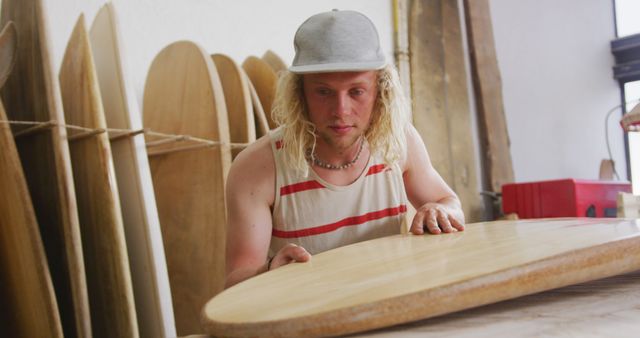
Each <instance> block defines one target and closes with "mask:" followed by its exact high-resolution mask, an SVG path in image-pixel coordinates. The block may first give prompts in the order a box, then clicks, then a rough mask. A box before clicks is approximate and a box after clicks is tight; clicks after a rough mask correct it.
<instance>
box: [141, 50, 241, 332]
mask: <svg viewBox="0 0 640 338" xmlns="http://www.w3.org/2000/svg"><path fill="white" fill-rule="evenodd" d="M143 107H144V108H143V109H144V111H143V118H144V125H145V127H148V128H151V129H152V130H154V131H158V132H163V133H170V134H180V135H191V136H195V137H200V138H204V139H208V140H213V141H221V142H225V143H226V144H224V145H220V146H216V147H208V148H200V149H197V150H190V151H180V152H173V153H170V154H165V155H156V156H151V157H150V159H149V164H150V166H151V175H152V179H153V186H154V190H155V195H156V202H157V204H158V212H159V214H160V224H161V227H162V237H163V240H164V245H165V252H166V257H167V266H168V270H169V281H170V284H171V293H172V298H173V305H174V312H175V320H176V327H177V332H178V335H187V334H193V333H201V332H202V328H201V326H200V321H199V318H200V311H201V309H202V306H203V305H204V304H205V302H206V301H207V300H208V299H209V298H211V297H212V296H213V295H215V294H216V293H217V292H219V291H220V290H222V288H223V287H224V278H225V241H226V229H225V227H226V210H225V200H224V182H225V180H226V175H227V172H228V171H229V167H230V165H231V152H230V149H229V146H228V142H229V128H228V121H227V113H226V110H225V104H224V93H223V91H222V85H221V83H220V79H219V77H218V73H217V72H216V69H215V65H214V64H213V61H212V60H211V56H209V54H207V53H206V52H205V51H204V50H203V49H202V48H201V47H199V46H198V45H196V44H194V43H191V42H188V41H181V42H176V43H173V44H171V45H169V46H167V47H165V48H164V49H163V50H162V51H161V52H160V53H159V54H158V55H157V56H156V57H155V59H154V61H153V63H152V64H151V68H150V69H149V73H148V75H147V80H146V84H145V90H144V103H143ZM180 146H181V145H175V144H168V145H163V146H158V147H157V148H160V150H156V149H155V148H154V149H153V151H154V152H155V151H161V150H167V149H172V148H175V147H180Z"/></svg>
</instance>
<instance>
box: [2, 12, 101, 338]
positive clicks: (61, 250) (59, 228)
mask: <svg viewBox="0 0 640 338" xmlns="http://www.w3.org/2000/svg"><path fill="white" fill-rule="evenodd" d="M45 17H46V16H45V15H44V12H43V4H42V1H41V0H29V1H24V0H4V1H3V2H2V13H1V15H0V22H1V24H2V25H4V24H6V23H7V22H8V21H9V20H11V21H13V22H14V23H15V25H16V31H17V35H18V39H19V41H18V44H17V47H18V51H17V55H16V64H15V67H14V69H13V72H12V73H11V75H10V76H9V78H8V79H7V82H6V84H5V85H4V87H3V88H2V100H3V102H4V104H5V109H6V112H7V115H8V118H9V119H11V120H18V121H31V122H33V121H35V122H47V121H51V120H54V121H57V122H59V123H60V124H61V123H62V122H64V115H63V112H62V103H61V101H60V100H61V99H60V87H59V85H58V82H57V81H56V77H55V71H54V70H53V66H52V61H51V58H50V55H49V52H50V50H51V47H50V41H49V36H48V31H47V25H46V22H45ZM60 124H57V125H51V126H50V128H42V129H40V130H39V132H35V129H31V130H32V131H34V132H32V133H26V132H27V129H29V128H32V127H25V126H16V127H14V128H13V131H14V133H16V135H17V133H20V132H25V133H24V134H22V136H18V137H17V138H16V146H17V148H18V152H19V154H20V160H21V162H22V167H23V169H24V174H25V178H26V180H27V185H28V187H29V193H30V195H31V200H32V203H33V208H34V210H35V213H36V218H37V222H38V225H39V228H40V233H41V238H42V241H43V245H44V249H45V252H46V255H47V261H48V264H49V271H50V272H51V279H52V282H53V287H54V289H55V293H56V299H57V303H58V308H59V310H60V320H61V321H62V328H63V332H64V334H65V336H69V337H73V336H77V337H90V336H91V320H90V317H89V301H88V297H87V284H86V277H85V267H84V260H83V255H82V246H81V241H80V229H79V224H78V213H77V208H76V195H75V191H74V189H73V176H72V173H71V162H70V159H69V147H68V144H67V138H66V137H67V131H66V130H65V129H64V128H63V127H61V126H60ZM34 325H35V323H34Z"/></svg>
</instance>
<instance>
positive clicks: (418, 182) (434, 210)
mask: <svg viewBox="0 0 640 338" xmlns="http://www.w3.org/2000/svg"><path fill="white" fill-rule="evenodd" d="M403 170H404V173H403V179H404V184H405V189H406V191H407V196H408V198H409V201H411V204H412V205H413V206H414V207H415V208H416V215H415V217H414V219H413V222H412V224H411V228H410V231H411V232H412V233H414V234H416V235H419V234H423V233H424V227H425V226H426V227H427V229H428V230H429V232H431V233H433V234H439V233H441V232H454V231H462V230H464V214H463V212H462V207H461V204H460V200H459V199H458V196H457V195H456V194H455V192H453V190H451V188H450V187H449V186H448V185H447V183H446V182H445V181H444V180H443V179H442V177H441V176H440V174H438V172H437V171H436V170H435V168H434V167H433V165H432V164H431V160H430V158H429V153H428V152H427V149H426V147H425V145H424V142H423V141H422V138H421V137H420V135H419V134H418V132H417V131H416V129H415V128H414V127H413V126H410V127H409V128H408V130H407V154H406V156H405V159H404V161H403Z"/></svg>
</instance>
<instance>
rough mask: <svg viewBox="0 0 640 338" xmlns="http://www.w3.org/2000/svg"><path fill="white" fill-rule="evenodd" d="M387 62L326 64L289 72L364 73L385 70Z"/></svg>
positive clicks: (300, 67) (306, 66) (307, 66)
mask: <svg viewBox="0 0 640 338" xmlns="http://www.w3.org/2000/svg"><path fill="white" fill-rule="evenodd" d="M386 64H387V63H386V61H375V62H358V63H324V64H315V65H305V66H291V67H289V71H290V72H292V73H295V74H305V73H330V72H362V71H367V70H378V69H382V68H384V66H385V65H386Z"/></svg>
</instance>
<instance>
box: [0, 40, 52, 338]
mask: <svg viewBox="0 0 640 338" xmlns="http://www.w3.org/2000/svg"><path fill="white" fill-rule="evenodd" d="M0 48H2V46H0ZM6 119H7V116H6V114H5V111H4V107H3V105H2V102H0V120H6ZM0 191H2V193H1V194H0V215H2V216H1V217H0V285H2V288H0V297H1V298H2V306H1V307H0V332H2V334H3V335H7V336H10V337H62V324H61V322H60V315H59V312H58V303H57V302H56V298H55V292H54V290H53V284H52V282H51V275H50V273H49V266H48V265H47V257H46V256H45V253H44V248H43V245H42V240H41V238H40V230H39V229H38V223H37V221H36V216H35V212H34V211H33V205H32V204H31V197H30V196H29V191H28V189H27V182H26V180H25V178H24V175H23V172H22V165H21V164H20V158H19V157H18V151H17V149H16V145H15V143H14V141H13V135H12V134H11V128H9V125H8V124H7V123H0Z"/></svg>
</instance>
